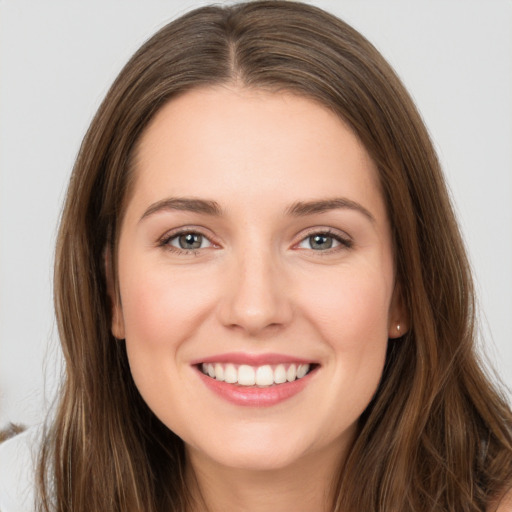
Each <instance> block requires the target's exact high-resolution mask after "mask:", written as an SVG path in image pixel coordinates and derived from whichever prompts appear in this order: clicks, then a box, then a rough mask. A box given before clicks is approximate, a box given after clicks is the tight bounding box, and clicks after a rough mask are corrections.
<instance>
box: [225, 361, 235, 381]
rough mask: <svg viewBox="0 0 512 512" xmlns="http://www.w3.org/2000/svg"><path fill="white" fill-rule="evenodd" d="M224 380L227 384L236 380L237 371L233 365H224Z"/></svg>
mask: <svg viewBox="0 0 512 512" xmlns="http://www.w3.org/2000/svg"><path fill="white" fill-rule="evenodd" d="M224 380H225V381H226V382H228V383H229V384H235V383H236V382H238V372H237V371H236V368H235V366H234V365H232V364H228V365H226V369H225V370H224Z"/></svg>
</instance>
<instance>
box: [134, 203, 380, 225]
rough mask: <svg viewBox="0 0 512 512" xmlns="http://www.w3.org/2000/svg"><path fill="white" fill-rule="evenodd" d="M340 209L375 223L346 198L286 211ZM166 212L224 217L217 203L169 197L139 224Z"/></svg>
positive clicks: (302, 214)
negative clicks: (156, 214) (350, 211)
mask: <svg viewBox="0 0 512 512" xmlns="http://www.w3.org/2000/svg"><path fill="white" fill-rule="evenodd" d="M338 209H349V210H355V211H357V212H359V213H362V214H363V215H364V216H365V217H367V218H368V219H369V220H370V221H371V222H375V217H374V216H373V215H372V214H371V213H370V212H369V211H368V210H367V209H366V208H365V207H364V206H362V205H361V204H359V203H357V202H355V201H352V200H351V199H347V198H344V197H337V198H332V199H320V200H313V201H297V202H295V203H293V204H292V205H291V206H289V207H288V208H287V209H286V210H285V213H286V214H287V215H292V216H294V217H305V216H307V215H314V214H317V213H324V212H328V211H331V210H338ZM166 210H171V211H172V210H174V211H187V212H195V213H202V214H205V215H212V216H215V217H219V216H221V215H222V208H221V207H220V205H219V203H217V202H216V201H211V200H206V199H196V198H187V197H169V198H166V199H162V200H161V201H157V202H156V203H153V204H152V205H151V206H150V207H149V208H148V209H147V210H146V211H145V212H144V213H143V215H142V217H141V218H140V220H139V222H140V221H142V220H143V219H145V218H146V217H149V216H150V215H153V214H155V213H158V212H162V211H166Z"/></svg>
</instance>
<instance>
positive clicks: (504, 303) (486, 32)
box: [0, 0, 512, 428]
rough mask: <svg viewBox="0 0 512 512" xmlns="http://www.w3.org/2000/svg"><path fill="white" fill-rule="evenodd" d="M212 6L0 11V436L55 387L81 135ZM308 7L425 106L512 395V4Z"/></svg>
mask: <svg viewBox="0 0 512 512" xmlns="http://www.w3.org/2000/svg"><path fill="white" fill-rule="evenodd" d="M204 3H207V2H197V1H196V2H191V1H186V2H179V1H171V0H167V1H164V0H159V1H157V0H140V1H136V2H135V1H128V0H88V1H87V2H77V1H69V0H62V1H56V0H45V1H41V0H33V1H26V0H0V428H1V427H3V426H5V424H6V423H7V422H8V421H13V422H18V423H24V424H26V425H33V424H36V423H39V422H40V421H41V420H42V419H43V418H44V413H45V411H46V410H47V408H48V405H49V404H50V403H51V399H52V397H53V394H54V391H55V386H56V383H57V382H58V380H59V378H60V377H59V375H60V369H59V368H60V365H59V361H60V353H59V348H58V339H57V335H56V328H55V324H54V316H53V309H52V289H51V281H52V260H53V246H54V242H55V232H56V227H57V223H58V218H59V212H60V208H61V203H62V200H63V197H64V192H65V188H66V183H67V180H68V177H69V174H70V170H71V168H72V165H73V161H74V158H75V155H76V153H77V150H78V147H79V144H80V142H81V139H82V137H83V135H84V133H85V130H86V128H87V126H88V124H89V122H90V121H91V119H92V116H93V114H94V112H95V110H96V108H97V107H98V105H99V103H100V101H101V99H102V98H103V96H104V94H105V93H106V91H107V88H108V87H109V85H110V83H111V82H112V81H113V79H114V78H115V76H116V74H117V73H118V72H119V70H120V69H121V67H122V65H123V64H124V63H125V62H126V60H127V59H128V58H129V57H130V55H131V54H132V53H133V52H134V51H135V50H136V49H137V48H138V46H139V45H140V44H141V43H142V42H143V41H144V40H146V39H147V38H148V37H149V36H150V35H151V34H152V33H153V32H154V31H155V30H156V29H158V28H160V27H161V26H163V25H164V24H165V23H166V22H167V21H169V20H170V19H172V18H175V17H176V16H177V15H179V14H182V13H184V12H185V11H187V10H188V9H189V8H191V7H196V6H199V5H202V4H204ZM220 3H222V2H220ZM310 3H313V4H315V5H318V6H320V7H323V8H325V9H327V10H329V11H331V12H333V13H334V14H336V15H338V16H339V17H341V18H343V19H345V20H346V21H348V22H349V23H351V24H352V25H353V26H354V27H355V28H357V29H358V30H360V31H361V32H362V33H363V34H364V35H365V36H366V37H367V38H368V39H370V41H372V42H373V43H374V44H375V45H376V46H377V48H378V49H379V50H380V51H381V52H382V53H383V54H384V56H385V57H386V58H387V59H388V60H389V61H390V63H391V64H392V65H393V66H394V67H395V69H396V70H397V72H398V74H399V75H400V76H401V78H402V79H403V81H404V82H405V85H406V86H407V87H408V89H409V90H410V92H411V94H412V96H413V97H414V99H415V101H416V102H417V104H418V107H419V109H420V111H421V113H422V115H423V117H424V120H425V122H426V124H427V126H428V128H429V131H430V133H431V134H432V137H433V140H434V142H435V145H436V148H437V150H438V152H439V155H440V158H441V161H442V163H443V167H444V169H445V172H446V175H447V179H448V182H449V186H450V189H451V191H452V194H453V199H454V202H455V205H456V210H457V213H458V216H459V220H460V222H461V225H462V228H463V232H464V236H465V239H466V241H467V245H468V248H469V253H470V258H471V261H472V264H473V267H474V270H475V277H476V283H477V289H478V292H479V297H480V305H481V313H480V318H481V323H482V333H483V338H484V342H483V343H482V345H483V348H484V350H485V352H486V353H487V354H488V357H489V359H490V360H491V361H492V362H493V364H494V365H495V366H496V368H497V370H498V373H499V375H501V378H502V379H503V380H504V381H505V383H506V384H507V385H508V387H509V388H510V387H512V334H511V333H512V2H511V1H510V0H490V1H485V2H484V1H482V0H479V1H472V0H437V1H435V0H337V1H336V0H331V1H328V0H325V1H312V2H310Z"/></svg>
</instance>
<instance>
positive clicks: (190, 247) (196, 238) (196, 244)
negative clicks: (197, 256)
mask: <svg viewBox="0 0 512 512" xmlns="http://www.w3.org/2000/svg"><path fill="white" fill-rule="evenodd" d="M164 245H167V246H171V247H173V248H176V249H181V250H183V251H195V250H198V249H204V248H205V247H210V246H211V245H212V243H211V242H210V241H209V240H208V238H206V237H205V236H204V235H201V234H200V233H194V232H188V233H178V234H177V235H174V236H172V237H171V238H168V239H167V240H164Z"/></svg>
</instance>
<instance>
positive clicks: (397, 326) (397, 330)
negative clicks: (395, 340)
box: [396, 324, 400, 334]
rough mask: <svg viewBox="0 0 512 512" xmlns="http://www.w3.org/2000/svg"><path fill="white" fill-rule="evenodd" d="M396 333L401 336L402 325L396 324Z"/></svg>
mask: <svg viewBox="0 0 512 512" xmlns="http://www.w3.org/2000/svg"><path fill="white" fill-rule="evenodd" d="M396 332H398V334H400V324H396Z"/></svg>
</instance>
